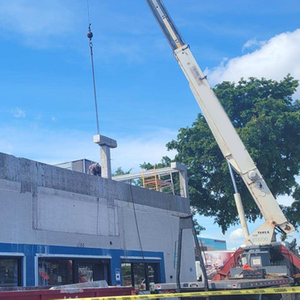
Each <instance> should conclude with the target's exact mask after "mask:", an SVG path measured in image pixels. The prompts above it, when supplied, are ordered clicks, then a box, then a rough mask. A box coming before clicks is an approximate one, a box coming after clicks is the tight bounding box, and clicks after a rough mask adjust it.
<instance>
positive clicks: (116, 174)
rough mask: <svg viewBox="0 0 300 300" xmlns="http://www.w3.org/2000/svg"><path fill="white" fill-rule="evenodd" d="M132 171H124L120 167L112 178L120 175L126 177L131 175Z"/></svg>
mask: <svg viewBox="0 0 300 300" xmlns="http://www.w3.org/2000/svg"><path fill="white" fill-rule="evenodd" d="M131 170H132V169H130V170H128V171H124V170H123V169H122V167H119V168H118V169H117V170H116V171H115V172H114V173H113V174H112V176H120V175H125V174H130V172H131Z"/></svg>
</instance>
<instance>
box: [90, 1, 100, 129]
mask: <svg viewBox="0 0 300 300" xmlns="http://www.w3.org/2000/svg"><path fill="white" fill-rule="evenodd" d="M87 14H88V23H89V28H88V33H87V37H88V38H89V47H90V54H91V64H92V77H93V90H94V101H95V111H96V125H97V133H98V134H100V129H99V115H98V104H97V91H96V78H95V66H94V53H93V41H92V38H93V33H92V31H91V25H92V23H91V20H90V6H89V0H87Z"/></svg>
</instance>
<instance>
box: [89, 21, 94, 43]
mask: <svg viewBox="0 0 300 300" xmlns="http://www.w3.org/2000/svg"><path fill="white" fill-rule="evenodd" d="M91 25H92V23H90V24H89V31H88V33H87V37H88V38H89V39H90V41H92V37H93V36H94V35H93V33H92V31H91Z"/></svg>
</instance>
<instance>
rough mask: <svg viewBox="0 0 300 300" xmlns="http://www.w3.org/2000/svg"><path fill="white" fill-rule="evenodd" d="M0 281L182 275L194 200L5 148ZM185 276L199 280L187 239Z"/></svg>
mask: <svg viewBox="0 0 300 300" xmlns="http://www.w3.org/2000/svg"><path fill="white" fill-rule="evenodd" d="M0 207H1V209H0V219H1V230H0V286H15V285H20V286H38V285H41V286H44V285H59V284H65V283H76V282H86V281H94V280H101V279H105V280H107V281H108V283H109V284H110V285H134V286H135V287H137V288H139V289H149V287H150V285H151V283H153V282H175V281H176V278H175V277H176V244H177V239H178V224H179V219H178V216H182V215H187V214H189V212H190V209H189V200H188V199H186V198H182V197H179V196H173V195H170V194H163V193H159V192H156V191H150V190H147V189H143V188H140V187H135V186H131V185H128V184H125V183H122V182H116V181H113V180H109V179H105V178H101V177H97V176H91V175H87V174H84V173H79V172H75V171H70V170H67V169H62V168H59V167H55V166H51V165H46V164H43V163H39V162H35V161H31V160H27V159H24V158H17V157H14V156H12V155H7V154H4V153H0ZM183 244H184V247H183V255H182V256H183V262H182V266H183V267H182V278H181V279H182V280H183V281H194V280H195V279H196V274H195V262H194V244H193V239H192V235H191V233H190V232H186V233H185V234H184V238H183Z"/></svg>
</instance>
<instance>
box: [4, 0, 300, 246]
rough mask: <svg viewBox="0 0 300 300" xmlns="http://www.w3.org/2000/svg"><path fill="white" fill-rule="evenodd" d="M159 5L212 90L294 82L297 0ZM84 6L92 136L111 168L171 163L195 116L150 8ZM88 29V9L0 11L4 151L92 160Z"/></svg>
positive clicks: (76, 3)
mask: <svg viewBox="0 0 300 300" xmlns="http://www.w3.org/2000/svg"><path fill="white" fill-rule="evenodd" d="M164 3H165V5H166V6H167V8H168V10H169V12H170V13H171V15H172V17H173V20H174V21H175V23H176V24H177V27H178V28H179V30H180V32H181V34H182V35H183V37H184V39H185V41H186V42H187V44H189V45H190V46H191V49H192V52H193V53H194V55H195V57H196V59H197V60H198V62H199V65H200V66H201V68H202V69H203V70H204V72H205V74H207V75H208V79H209V82H210V83H211V84H212V85H214V84H216V83H219V82H222V81H223V80H231V81H238V80H239V78H241V77H244V78H248V77H250V76H254V77H266V78H270V79H276V80H280V79H282V78H283V77H284V76H285V75H287V74H288V73H290V74H291V75H292V76H294V77H295V78H297V79H300V46H299V45H300V29H299V13H300V7H299V5H298V1H297V0H290V1H279V0H273V1H271V0H265V1H258V0H252V1H236V0H228V1H226V2H224V1H222V0H213V1H200V0H185V1H179V0H165V1H164ZM89 7H90V21H91V23H92V31H93V33H94V39H93V41H94V55H95V69H96V82H97V92H98V102H99V117H100V131H101V134H104V135H107V136H109V137H112V138H114V139H116V140H117V141H118V148H117V149H115V150H113V152H112V159H113V160H112V166H113V169H116V168H118V167H122V168H123V169H124V170H128V169H130V168H133V171H138V170H139V164H140V163H143V162H144V161H146V162H152V163H154V162H157V161H159V160H160V158H161V157H162V156H163V155H166V154H167V155H169V156H170V157H173V156H174V152H172V153H168V152H167V151H166V148H165V144H166V143H167V142H168V141H170V140H172V139H174V138H176V133H177V131H178V129H179V128H180V127H185V126H189V125H191V123H192V122H193V121H194V120H195V118H196V115H197V113H198V112H199V111H200V110H199V108H198V106H197V104H196V101H195V100H194V98H193V96H192V94H191V92H190V90H189V87H188V84H187V82H186V80H185V78H184V76H183V74H182V72H181V70H180V68H179V67H178V65H177V63H176V61H175V59H174V57H173V55H172V52H171V50H170V48H169V46H168V43H167V42H166V41H165V38H164V36H163V34H162V33H161V32H160V29H159V27H158V25H157V24H156V22H155V20H154V18H153V16H152V14H151V13H150V11H149V9H148V7H147V4H146V3H145V1H142V0H131V1H122V0H115V1H112V0H89ZM87 27H88V13H87V1H86V0H51V1H49V0H30V1H28V0H27V1H25V0H2V1H1V2H0V44H1V45H0V46H1V47H0V49H1V50H0V51H1V56H0V62H1V68H0V79H1V81H0V102H1V106H0V115H1V118H0V126H1V130H0V151H1V152H5V153H11V154H13V155H16V156H21V157H26V158H30V159H34V160H38V161H42V162H46V163H50V164H52V163H58V162H64V161H69V160H74V159H79V158H88V159H92V160H99V149H98V148H97V146H96V145H94V144H93V142H92V136H93V135H94V134H96V123H95V110H94V102H93V90H92V78H91V64H90V56H89V47H88V39H87V37H86V33H87ZM295 97H298V98H300V93H299V92H297V94H296V96H295ZM283 201H285V200H283ZM287 201H288V200H287ZM202 220H203V221H202V222H203V223H205V224H204V225H205V226H206V227H207V228H208V229H211V230H216V229H215V228H216V226H215V225H213V224H211V220H204V219H202ZM206 223H207V224H206ZM213 228H214V229H213ZM217 230H218V229H217ZM233 230H237V231H234V233H232V231H233ZM218 234H220V230H218ZM238 236H239V237H240V235H239V229H238V228H232V230H231V231H229V232H228V235H227V238H228V240H231V241H232V242H231V244H230V246H234V245H235V244H237V243H238V242H236V240H237V237H238Z"/></svg>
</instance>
